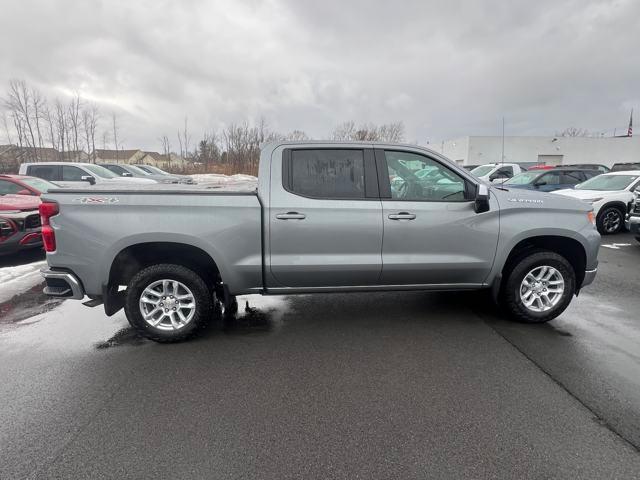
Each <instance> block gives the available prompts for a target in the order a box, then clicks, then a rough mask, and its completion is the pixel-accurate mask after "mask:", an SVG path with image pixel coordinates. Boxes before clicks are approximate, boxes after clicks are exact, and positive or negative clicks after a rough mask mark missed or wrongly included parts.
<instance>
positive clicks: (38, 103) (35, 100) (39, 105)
mask: <svg viewBox="0 0 640 480" xmlns="http://www.w3.org/2000/svg"><path fill="white" fill-rule="evenodd" d="M31 101H32V104H33V122H34V124H35V128H36V132H37V134H38V147H39V148H42V147H43V146H44V144H43V135H42V130H41V129H40V123H41V122H42V121H43V120H44V119H43V118H42V117H43V115H44V110H45V109H46V108H47V100H46V99H45V98H44V97H43V96H42V94H41V93H40V92H39V91H38V90H36V89H35V88H32V89H31Z"/></svg>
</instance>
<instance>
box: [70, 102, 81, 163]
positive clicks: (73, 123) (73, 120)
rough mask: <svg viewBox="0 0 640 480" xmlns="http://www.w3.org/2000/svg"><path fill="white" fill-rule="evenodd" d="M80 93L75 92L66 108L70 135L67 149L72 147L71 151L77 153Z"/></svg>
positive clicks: (78, 144)
mask: <svg viewBox="0 0 640 480" xmlns="http://www.w3.org/2000/svg"><path fill="white" fill-rule="evenodd" d="M80 105H81V101H80V94H79V93H78V92H76V93H75V94H74V96H73V97H72V98H71V101H70V102H69V107H68V110H67V119H68V124H69V131H70V135H69V136H68V139H69V140H68V144H69V150H70V151H71V150H72V149H73V152H75V153H77V152H78V151H79V150H80V128H81V126H80V121H81V120H80ZM69 160H73V159H72V158H71V152H69Z"/></svg>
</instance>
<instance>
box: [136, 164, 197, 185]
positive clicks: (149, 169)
mask: <svg viewBox="0 0 640 480" xmlns="http://www.w3.org/2000/svg"><path fill="white" fill-rule="evenodd" d="M134 167H137V168H139V169H140V170H142V171H144V172H145V173H146V174H147V175H163V176H165V177H173V178H177V179H178V180H179V183H195V182H194V181H193V178H191V177H190V176H189V175H176V174H174V173H168V172H165V171H164V170H161V169H160V168H158V167H154V166H153V165H140V164H136V165H134Z"/></svg>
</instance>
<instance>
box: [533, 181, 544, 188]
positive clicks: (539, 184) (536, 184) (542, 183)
mask: <svg viewBox="0 0 640 480" xmlns="http://www.w3.org/2000/svg"><path fill="white" fill-rule="evenodd" d="M546 184H547V182H545V181H544V180H541V181H539V182H536V183H534V184H533V186H534V187H536V188H537V187H542V186H544V185H546Z"/></svg>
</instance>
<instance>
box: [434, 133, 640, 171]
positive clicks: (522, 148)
mask: <svg viewBox="0 0 640 480" xmlns="http://www.w3.org/2000/svg"><path fill="white" fill-rule="evenodd" d="M429 147H431V148H432V149H433V150H435V151H437V152H439V153H442V154H443V155H445V156H446V157H448V158H450V159H451V160H455V162H456V163H458V164H460V165H481V164H484V163H495V162H500V161H501V156H502V151H503V137H501V136H496V137H480V136H470V137H461V138H458V139H455V140H448V141H444V142H442V143H441V144H440V145H437V144H431V145H429ZM504 162H509V163H539V164H544V165H570V164H575V163H599V164H602V165H606V166H608V167H610V166H611V165H613V164H614V163H619V162H640V137H562V136H557V137H504Z"/></svg>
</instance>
